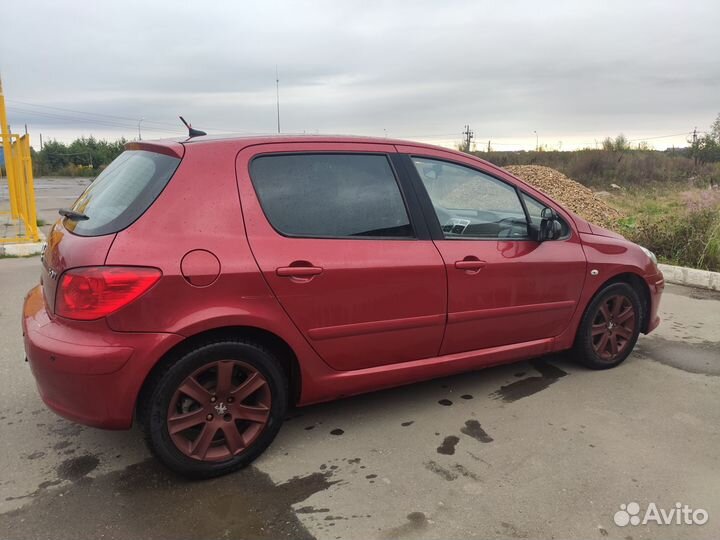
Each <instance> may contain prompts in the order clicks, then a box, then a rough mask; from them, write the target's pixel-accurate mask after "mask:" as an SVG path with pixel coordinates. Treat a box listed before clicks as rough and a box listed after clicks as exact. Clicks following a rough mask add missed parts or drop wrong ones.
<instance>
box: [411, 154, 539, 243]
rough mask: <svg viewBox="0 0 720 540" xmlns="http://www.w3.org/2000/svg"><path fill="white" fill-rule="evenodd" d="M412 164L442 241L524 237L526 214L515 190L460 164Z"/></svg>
mask: <svg viewBox="0 0 720 540" xmlns="http://www.w3.org/2000/svg"><path fill="white" fill-rule="evenodd" d="M412 161H413V163H414V164H415V168H416V169H417V171H418V174H419V175H420V178H421V179H422V182H423V184H424V185H425V189H426V190H427V192H428V194H429V195H430V199H431V201H432V204H433V207H434V208H435V213H436V214H437V217H438V220H439V221H440V227H441V228H442V231H443V234H444V235H445V238H448V239H453V238H458V239H466V238H490V239H491V238H527V235H528V227H527V220H526V218H525V211H524V210H523V207H522V204H521V203H520V199H519V198H518V195H517V192H516V191H515V188H514V187H512V186H510V185H508V184H506V183H504V182H501V181H500V180H497V179H496V178H493V177H492V176H489V175H487V174H483V173H481V172H479V171H476V170H474V169H471V168H469V167H464V166H462V165H457V164H454V163H448V162H446V161H440V160H435V159H428V158H419V157H414V158H412Z"/></svg>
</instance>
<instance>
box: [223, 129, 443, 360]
mask: <svg viewBox="0 0 720 540" xmlns="http://www.w3.org/2000/svg"><path fill="white" fill-rule="evenodd" d="M394 152H395V151H394V148H393V147H392V146H391V145H383V144H379V145H378V144H342V143H335V144H331V143H294V144H286V143H282V144H267V145H260V146H254V147H250V148H248V149H245V150H243V151H242V152H240V154H239V156H238V158H237V174H238V185H239V189H240V199H241V204H242V210H243V216H244V219H245V224H246V229H247V235H248V239H249V242H250V246H251V249H252V251H253V254H254V255H255V258H256V260H257V262H258V265H259V266H260V269H261V270H262V272H263V275H264V277H265V279H266V280H267V282H268V284H269V285H270V287H271V288H272V290H273V291H274V293H275V295H276V296H277V298H278V300H279V301H280V303H281V304H282V306H283V308H284V309H285V310H286V311H287V313H288V314H289V315H290V317H291V318H292V320H293V322H294V323H295V325H296V326H297V327H298V328H299V329H300V330H301V332H302V333H303V334H304V335H305V337H306V338H307V340H308V341H309V343H310V344H311V345H312V346H313V348H314V349H315V350H316V351H317V352H318V354H320V356H322V358H323V359H324V360H325V361H326V362H327V363H328V364H329V365H330V366H332V367H333V368H335V369H338V370H354V369H361V368H367V367H372V366H378V365H383V364H391V363H396V362H404V361H408V360H416V359H421V358H427V357H432V356H436V355H437V354H438V351H439V349H440V344H441V342H442V337H443V332H444V328H445V317H446V307H447V306H446V304H447V297H446V278H445V269H444V266H443V261H442V258H441V257H440V255H439V253H438V251H437V249H436V248H435V246H434V245H433V243H432V241H431V240H430V238H429V233H428V231H427V228H426V225H425V223H424V221H423V219H422V215H421V214H420V213H419V209H418V208H417V205H415V206H413V205H412V201H411V199H410V197H412V196H414V195H413V194H408V192H407V191H406V190H403V189H402V187H401V184H400V182H399V179H398V175H397V174H396V172H395V169H394V167H393V164H392V160H391V155H392V154H393V153H394ZM416 212H417V213H416ZM411 216H412V217H411ZM418 217H420V219H419V220H418V219H417V218H418Z"/></svg>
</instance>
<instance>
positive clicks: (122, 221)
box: [64, 150, 180, 236]
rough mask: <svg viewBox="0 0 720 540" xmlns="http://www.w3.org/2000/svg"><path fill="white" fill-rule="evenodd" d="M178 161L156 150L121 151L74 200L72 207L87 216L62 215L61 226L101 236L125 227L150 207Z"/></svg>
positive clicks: (83, 234) (82, 233)
mask: <svg viewBox="0 0 720 540" xmlns="http://www.w3.org/2000/svg"><path fill="white" fill-rule="evenodd" d="M179 164H180V159H179V158H176V157H173V156H168V155H165V154H158V153H156V152H148V151H145V150H127V151H125V152H123V153H122V154H120V156H118V157H117V159H115V161H113V162H112V163H111V164H110V165H108V166H107V168H106V169H105V170H104V171H103V172H102V173H100V175H99V176H98V177H97V178H96V179H95V181H94V182H93V183H92V184H90V185H89V186H88V188H87V189H86V190H85V191H84V192H83V194H82V195H80V197H79V198H78V200H77V201H75V204H74V205H73V207H72V209H73V210H74V211H75V212H79V213H81V214H85V215H86V216H88V219H87V220H81V221H75V220H70V219H67V218H66V219H65V222H64V225H65V228H66V229H67V230H69V231H70V232H72V233H74V234H77V235H80V236H101V235H105V234H112V233H116V232H118V231H121V230H122V229H125V228H126V227H128V226H130V225H131V224H132V223H133V222H134V221H135V220H137V219H138V218H139V217H140V216H141V215H142V214H143V213H144V212H145V211H146V210H147V209H148V208H150V205H152V203H153V202H154V201H155V199H156V198H157V197H158V195H160V193H161V192H162V190H163V189H165V186H166V185H167V183H168V182H169V181H170V178H172V176H173V174H174V173H175V170H176V169H177V167H178V165H179Z"/></svg>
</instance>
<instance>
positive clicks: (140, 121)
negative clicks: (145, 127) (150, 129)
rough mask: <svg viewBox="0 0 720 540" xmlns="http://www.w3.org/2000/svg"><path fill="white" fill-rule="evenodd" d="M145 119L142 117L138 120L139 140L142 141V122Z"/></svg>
mask: <svg viewBox="0 0 720 540" xmlns="http://www.w3.org/2000/svg"><path fill="white" fill-rule="evenodd" d="M143 120H145V118H144V117H143V118H141V119H140V120H138V141H142V133H141V132H140V124H142V121H143Z"/></svg>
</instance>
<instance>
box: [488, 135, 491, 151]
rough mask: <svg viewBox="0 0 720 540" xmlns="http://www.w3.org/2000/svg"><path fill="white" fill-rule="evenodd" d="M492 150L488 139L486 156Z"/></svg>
mask: <svg viewBox="0 0 720 540" xmlns="http://www.w3.org/2000/svg"><path fill="white" fill-rule="evenodd" d="M491 150H492V149H491V148H490V139H488V154H489V153H490V151H491Z"/></svg>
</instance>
